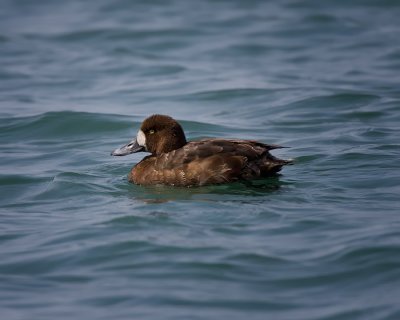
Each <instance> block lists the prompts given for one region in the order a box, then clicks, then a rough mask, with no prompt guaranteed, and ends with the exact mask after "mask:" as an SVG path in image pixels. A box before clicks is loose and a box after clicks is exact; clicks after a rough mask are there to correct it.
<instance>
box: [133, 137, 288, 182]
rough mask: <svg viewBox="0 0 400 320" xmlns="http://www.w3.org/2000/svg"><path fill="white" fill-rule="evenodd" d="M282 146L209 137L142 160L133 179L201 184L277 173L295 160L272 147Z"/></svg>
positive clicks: (135, 168)
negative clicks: (283, 157) (275, 153)
mask: <svg viewBox="0 0 400 320" xmlns="http://www.w3.org/2000/svg"><path fill="white" fill-rule="evenodd" d="M277 148H281V147H280V146H277V145H268V144H264V143H260V142H257V141H252V140H226V139H206V140H200V141H194V142H189V143H187V144H186V145H185V146H183V147H182V148H180V149H177V150H173V151H171V152H168V153H164V154H161V155H158V156H155V155H151V156H148V157H145V158H144V159H143V160H142V161H141V162H139V163H138V164H137V165H136V166H135V167H134V168H133V169H132V171H131V173H130V174H129V181H131V182H133V183H136V184H142V185H152V184H166V185H175V186H200V185H207V184H220V183H226V182H233V181H237V180H250V179H256V178H260V177H265V176H269V175H273V174H275V173H277V172H278V171H280V170H281V168H282V166H283V165H285V164H289V163H290V162H291V161H288V160H281V159H278V158H276V157H274V156H272V155H271V154H270V153H269V150H272V149H277Z"/></svg>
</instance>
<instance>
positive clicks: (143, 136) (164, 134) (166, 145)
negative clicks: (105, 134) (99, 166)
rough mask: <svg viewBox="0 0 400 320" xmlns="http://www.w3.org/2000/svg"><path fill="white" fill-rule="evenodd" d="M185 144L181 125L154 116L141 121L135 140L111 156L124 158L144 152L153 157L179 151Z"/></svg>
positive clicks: (157, 115)
mask: <svg viewBox="0 0 400 320" xmlns="http://www.w3.org/2000/svg"><path fill="white" fill-rule="evenodd" d="M185 144H186V137H185V133H184V132H183V129H182V127H181V125H180V124H179V123H178V122H177V121H176V120H175V119H173V118H171V117H169V116H165V115H161V114H155V115H152V116H150V117H148V118H147V119H146V120H144V121H143V123H142V125H141V126H140V130H139V131H138V134H137V136H136V138H135V139H133V140H132V141H131V142H129V143H128V144H126V145H125V146H123V147H121V148H118V149H115V150H114V151H113V152H111V155H113V156H125V155H127V154H131V153H134V152H140V151H146V152H150V153H152V154H154V155H159V154H162V153H166V152H170V151H172V150H176V149H179V148H181V147H183V146H184V145H185Z"/></svg>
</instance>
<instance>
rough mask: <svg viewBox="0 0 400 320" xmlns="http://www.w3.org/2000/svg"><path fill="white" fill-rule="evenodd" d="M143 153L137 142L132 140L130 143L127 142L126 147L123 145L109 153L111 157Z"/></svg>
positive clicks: (142, 148)
mask: <svg viewBox="0 0 400 320" xmlns="http://www.w3.org/2000/svg"><path fill="white" fill-rule="evenodd" d="M140 151H144V147H143V146H141V145H139V144H138V142H137V140H136V139H134V140H132V141H131V142H129V143H128V144H127V145H124V146H123V147H121V148H118V149H115V150H114V151H113V152H111V155H112V156H126V155H128V154H131V153H135V152H140Z"/></svg>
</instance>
